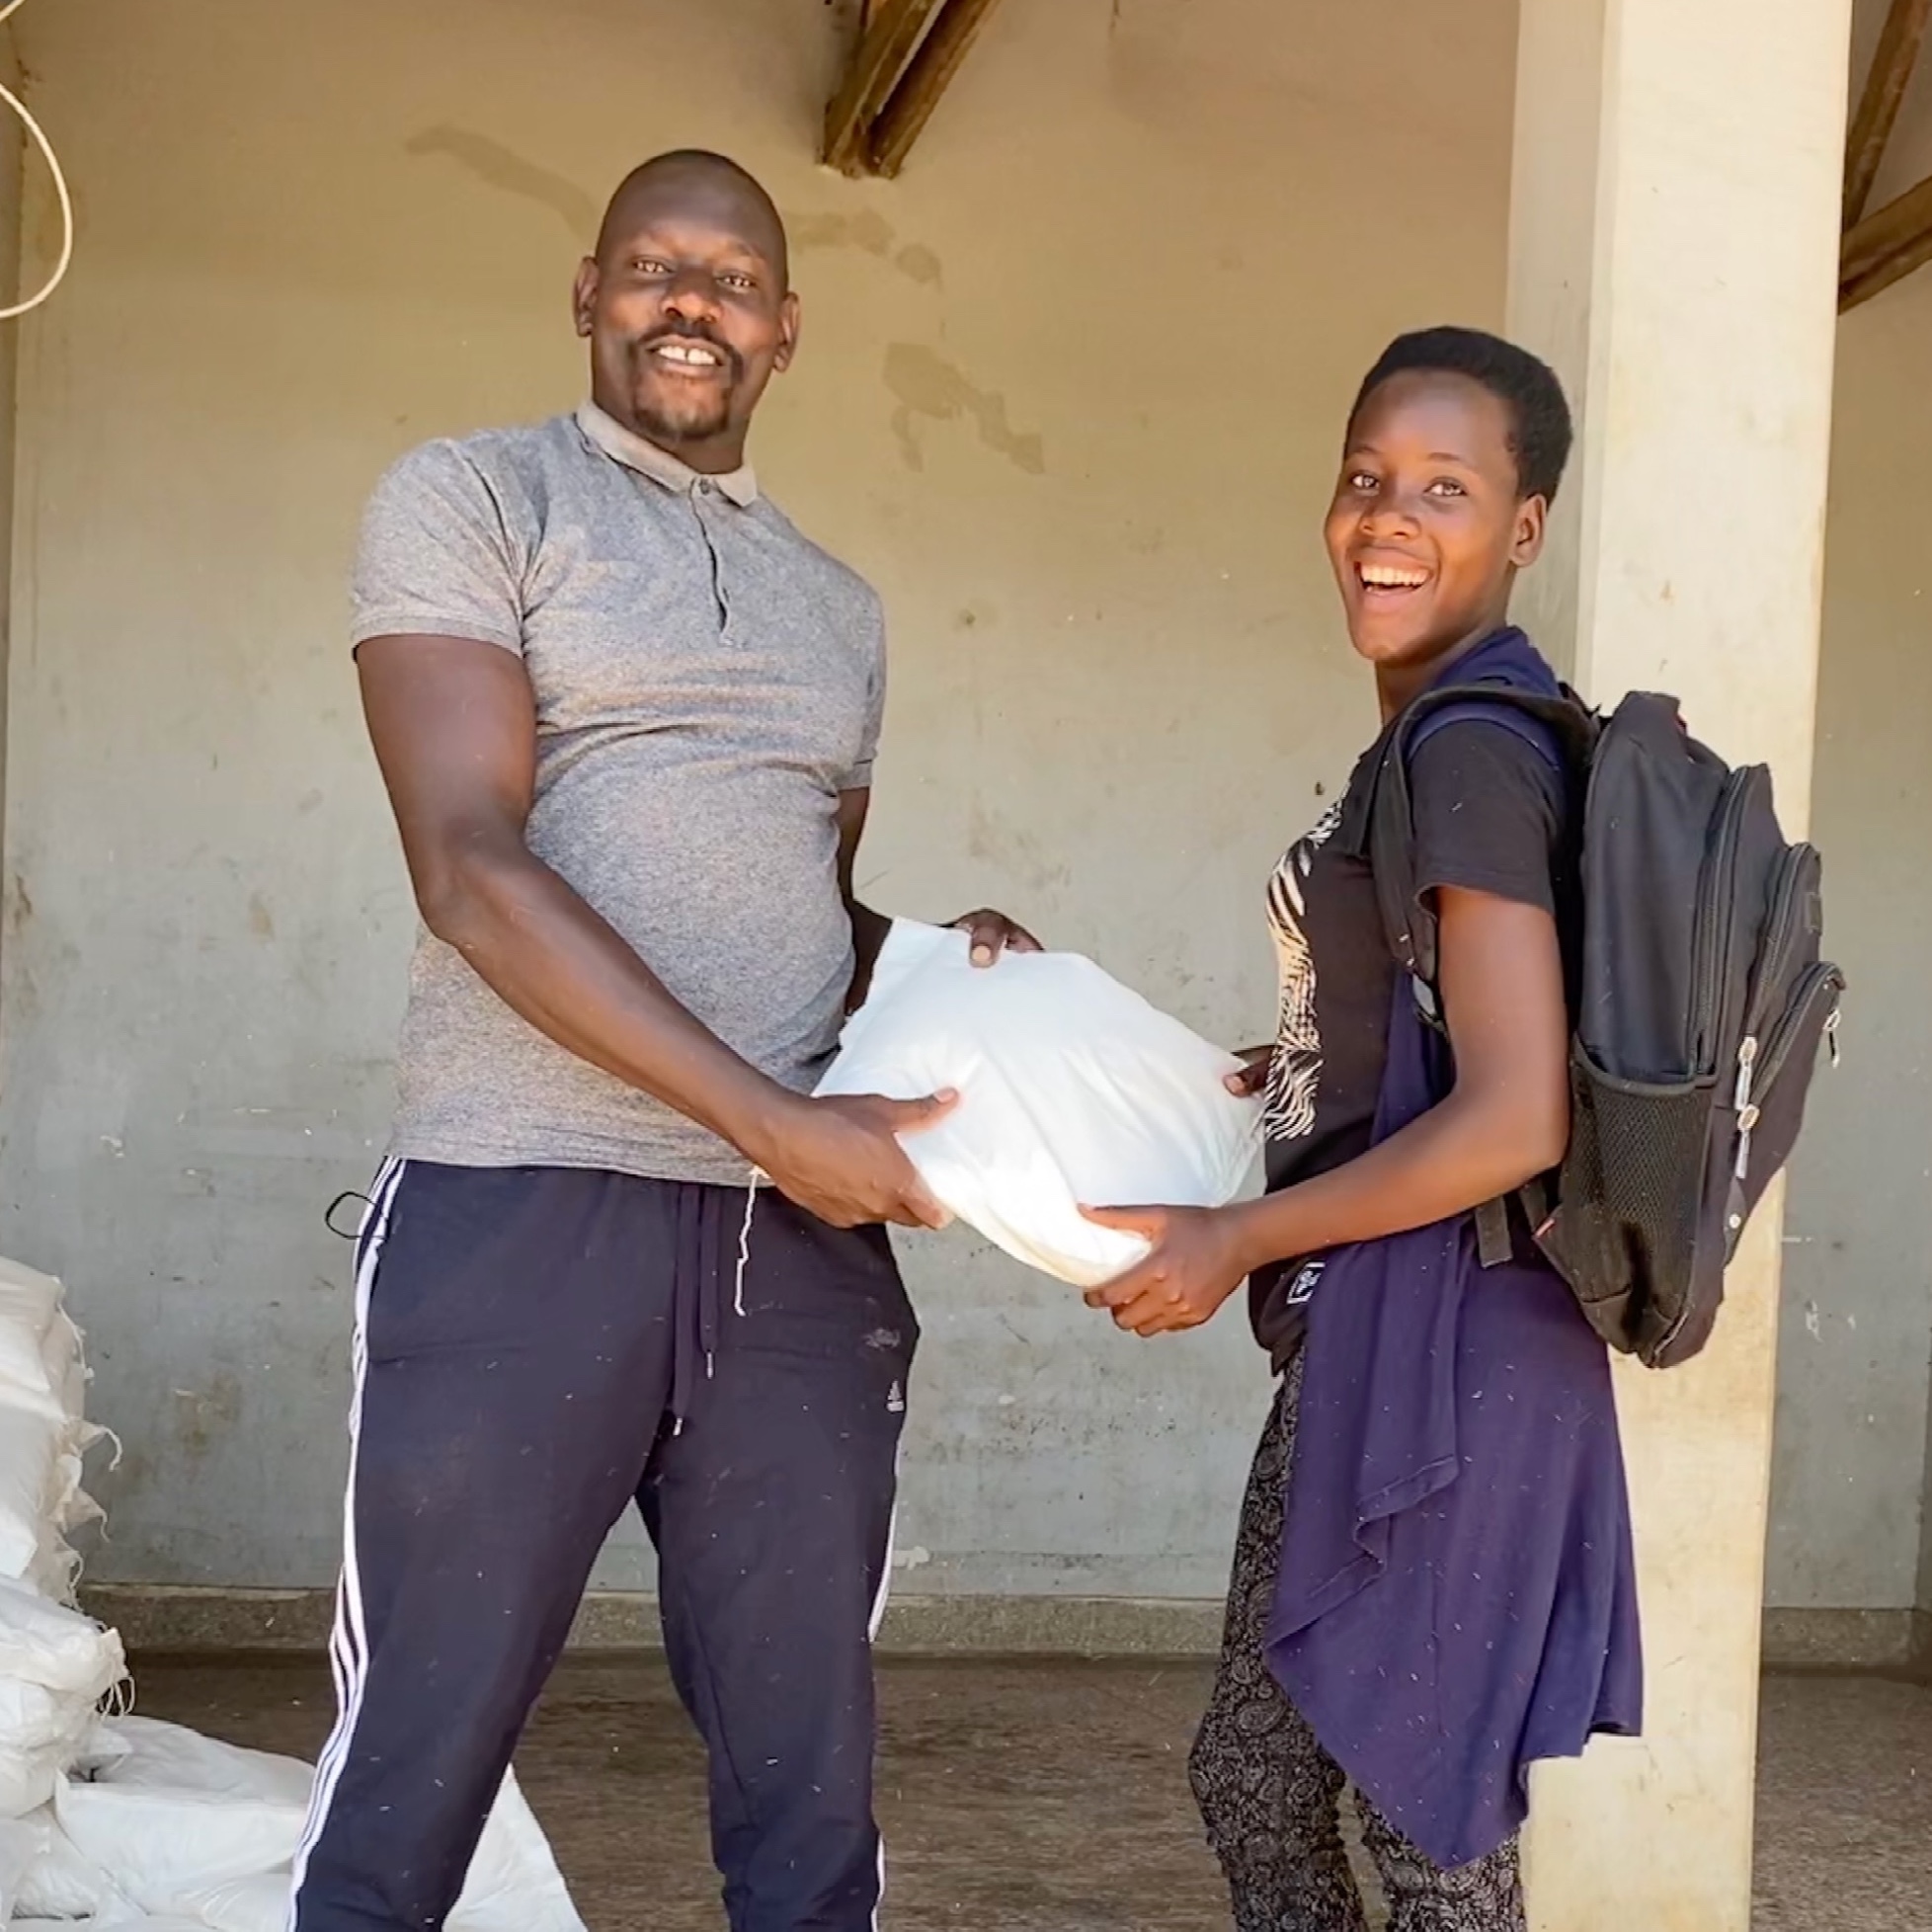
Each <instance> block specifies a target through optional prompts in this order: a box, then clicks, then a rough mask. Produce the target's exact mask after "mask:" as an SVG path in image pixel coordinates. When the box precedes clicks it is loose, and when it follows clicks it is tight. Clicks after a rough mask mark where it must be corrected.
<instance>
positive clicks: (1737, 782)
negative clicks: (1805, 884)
mask: <svg viewBox="0 0 1932 1932" xmlns="http://www.w3.org/2000/svg"><path fill="white" fill-rule="evenodd" d="M1763 770H1764V767H1763V766H1762V765H1745V766H1743V767H1742V768H1741V769H1740V770H1736V771H1733V772H1732V773H1731V776H1730V777H1729V778H1727V779H1726V780H1725V787H1724V792H1723V795H1722V796H1721V797H1720V799H1719V801H1718V812H1717V828H1716V830H1715V831H1714V832H1713V833H1712V835H1711V848H1710V850H1709V851H1708V852H1706V853H1705V855H1704V865H1703V869H1702V870H1701V871H1700V872H1699V874H1698V881H1697V920H1696V925H1695V926H1694V927H1693V929H1692V937H1691V957H1692V959H1693V961H1694V962H1695V969H1694V971H1693V973H1692V976H1691V984H1692V986H1693V987H1694V988H1695V989H1696V991H1695V993H1694V995H1693V998H1694V1000H1695V1002H1696V1004H1695V1005H1694V1006H1692V1008H1691V1013H1690V1019H1691V1025H1692V1027H1693V1029H1694V1031H1695V1038H1694V1039H1693V1041H1692V1048H1693V1052H1694V1057H1695V1061H1696V1065H1697V1068H1698V1070H1699V1071H1703V1070H1705V1069H1715V1066H1716V1060H1717V1049H1716V1041H1715V1039H1714V1037H1713V1036H1714V1035H1715V1034H1716V1032H1717V1029H1718V1022H1719V1020H1720V1019H1721V1018H1722V1017H1723V1015H1722V1014H1721V1013H1720V1012H1719V1011H1718V1006H1719V1005H1720V1004H1721V1002H1722V1000H1723V997H1724V965H1725V960H1726V958H1727V957H1728V956H1729V954H1730V951H1731V902H1732V900H1733V899H1734V898H1735V896H1736V895H1735V893H1734V891H1733V889H1732V888H1733V883H1734V881H1733V878H1732V874H1733V873H1734V872H1735V870H1736V866H1737V838H1738V832H1739V829H1740V827H1741V826H1742V823H1743V818H1744V808H1745V806H1746V805H1748V804H1749V802H1750V798H1751V793H1752V792H1753V790H1754V789H1755V788H1756V786H1757V784H1758V782H1759V780H1760V779H1761V777H1762V776H1763Z"/></svg>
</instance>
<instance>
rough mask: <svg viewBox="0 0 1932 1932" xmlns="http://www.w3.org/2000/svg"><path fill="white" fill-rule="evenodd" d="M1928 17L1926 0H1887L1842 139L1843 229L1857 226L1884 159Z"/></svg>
mask: <svg viewBox="0 0 1932 1932" xmlns="http://www.w3.org/2000/svg"><path fill="white" fill-rule="evenodd" d="M1928 22H1932V0H1892V11H1891V12H1890V13H1888V14H1887V15H1886V20H1885V26H1884V28H1883V29H1882V30H1881V32H1880V34H1879V46H1878V51H1877V52H1876V53H1875V54H1874V55H1873V56H1872V71H1871V72H1870V73H1869V74H1867V75H1866V77H1865V92H1864V94H1863V95H1862V96H1860V98H1859V103H1858V112H1857V113H1856V114H1855V115H1854V116H1853V117H1852V124H1851V132H1850V134H1849V136H1848V137H1847V139H1846V142H1845V228H1846V230H1847V232H1849V231H1850V230H1851V229H1852V228H1853V227H1855V226H1856V225H1857V223H1858V221H1859V219H1860V217H1861V216H1863V214H1864V213H1865V203H1866V202H1867V201H1870V200H1871V197H1872V184H1873V183H1874V182H1875V181H1877V180H1878V178H1879V163H1880V162H1881V161H1883V160H1884V159H1885V149H1886V143H1887V142H1888V141H1889V140H1890V139H1891V138H1892V126H1893V124H1894V123H1895V122H1896V121H1897V119H1898V110H1899V108H1900V107H1901V106H1902V105H1903V102H1904V99H1905V89H1906V88H1907V86H1909V85H1910V82H1911V78H1912V68H1913V66H1914V64H1915V63H1916V62H1917V60H1918V51H1919V48H1920V47H1921V46H1922V45H1923V44H1924V41H1925V30H1926V26H1927V24H1928Z"/></svg>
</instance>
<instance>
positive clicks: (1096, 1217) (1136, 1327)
mask: <svg viewBox="0 0 1932 1932" xmlns="http://www.w3.org/2000/svg"><path fill="white" fill-rule="evenodd" d="M1229 1084H1230V1086H1232V1085H1233V1079H1232V1078H1231V1079H1230V1083H1229ZM1081 1212H1082V1213H1083V1214H1084V1215H1085V1216H1086V1217H1087V1220H1089V1221H1091V1222H1092V1223H1093V1224H1094V1226H1095V1227H1099V1228H1115V1229H1118V1230H1119V1231H1120V1232H1121V1233H1123V1234H1129V1235H1139V1236H1141V1237H1142V1238H1143V1239H1144V1240H1146V1241H1149V1242H1152V1243H1153V1249H1152V1251H1151V1252H1150V1253H1149V1254H1148V1255H1147V1256H1146V1257H1145V1258H1144V1259H1143V1260H1140V1261H1137V1262H1136V1263H1135V1264H1134V1265H1133V1266H1132V1267H1131V1268H1129V1269H1128V1270H1127V1272H1126V1273H1125V1274H1122V1275H1117V1276H1115V1278H1114V1279H1113V1280H1112V1281H1108V1282H1104V1283H1102V1284H1101V1285H1100V1286H1099V1287H1098V1288H1089V1289H1088V1290H1087V1307H1088V1308H1104V1309H1110V1310H1111V1311H1112V1312H1113V1319H1114V1326H1115V1327H1116V1328H1126V1329H1128V1330H1129V1331H1130V1332H1131V1333H1134V1334H1137V1335H1161V1334H1174V1333H1177V1332H1178V1331H1179V1330H1181V1329H1183V1328H1199V1327H1200V1326H1201V1324H1202V1323H1203V1322H1205V1321H1207V1320H1208V1319H1209V1318H1210V1317H1211V1316H1212V1315H1214V1313H1215V1312H1216V1311H1217V1310H1218V1309H1219V1308H1220V1307H1221V1304H1222V1303H1223V1302H1225V1301H1226V1300H1227V1299H1228V1297H1229V1296H1230V1295H1232V1294H1233V1293H1234V1292H1235V1290H1236V1289H1237V1288H1239V1287H1240V1286H1241V1285H1242V1283H1243V1282H1244V1281H1246V1280H1247V1279H1248V1267H1249V1263H1248V1258H1247V1256H1246V1254H1245V1253H1244V1252H1243V1249H1242V1246H1241V1243H1240V1241H1239V1240H1238V1238H1237V1224H1236V1221H1235V1217H1234V1216H1233V1214H1231V1213H1230V1212H1229V1211H1227V1210H1226V1209H1212V1208H1183V1207H1142V1208H1082V1209H1081Z"/></svg>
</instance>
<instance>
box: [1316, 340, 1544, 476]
mask: <svg viewBox="0 0 1932 1932" xmlns="http://www.w3.org/2000/svg"><path fill="white" fill-rule="evenodd" d="M1410 373H1419V374H1431V375H1433V374H1441V375H1460V376H1466V377H1467V378H1468V379H1469V380H1470V381H1471V382H1478V383H1481V384H1482V386H1483V387H1484V388H1485V389H1487V390H1489V394H1490V395H1492V396H1494V397H1495V398H1496V400H1497V401H1498V402H1500V403H1501V404H1502V405H1503V406H1504V407H1505V408H1506V409H1507V410H1508V411H1509V414H1510V418H1511V435H1510V439H1509V447H1510V451H1511V453H1512V454H1513V455H1514V456H1515V458H1516V486H1517V488H1518V489H1519V490H1521V492H1522V493H1523V495H1524V497H1526V498H1527V497H1541V498H1543V499H1544V501H1545V502H1546V503H1547V502H1554V501H1555V499H1556V494H1557V486H1558V485H1559V484H1560V483H1562V481H1563V473H1564V468H1565V465H1566V464H1568V463H1569V461H1570V443H1572V441H1573V440H1574V437H1575V431H1574V428H1573V426H1572V425H1571V422H1570V402H1569V399H1568V398H1567V397H1566V396H1565V395H1564V392H1563V384H1562V383H1561V382H1560V381H1559V380H1558V379H1557V372H1556V370H1555V369H1553V368H1551V366H1550V365H1549V363H1548V362H1543V361H1541V360H1540V359H1539V358H1537V357H1535V356H1532V355H1531V354H1530V352H1529V351H1528V350H1527V349H1519V348H1518V347H1517V346H1516V344H1515V343H1513V342H1505V341H1504V340H1503V339H1502V338H1501V337H1500V336H1492V335H1489V333H1487V332H1486V331H1485V330H1482V329H1458V328H1449V327H1444V328H1436V329H1418V330H1416V331H1414V332H1413V333H1412V334H1410V335H1406V336H1398V337H1397V338H1396V339H1395V341H1394V342H1392V343H1391V344H1390V345H1389V346H1388V348H1387V349H1385V350H1384V351H1383V352H1382V355H1381V357H1380V358H1379V360H1378V361H1377V362H1376V364H1375V366H1374V367H1373V368H1372V369H1370V370H1369V372H1368V375H1367V376H1366V377H1365V378H1364V380H1363V382H1362V386H1361V389H1360V391H1359V392H1358V393H1357V395H1356V397H1355V406H1354V408H1353V409H1351V410H1350V411H1349V412H1348V421H1349V423H1350V425H1351V426H1352V425H1353V424H1354V421H1355V419H1356V418H1357V417H1358V416H1360V415H1361V413H1362V409H1363V407H1364V405H1365V404H1366V403H1367V402H1368V399H1369V397H1370V396H1372V395H1373V394H1374V393H1375V392H1376V390H1378V389H1379V388H1381V386H1382V385H1383V384H1384V383H1385V382H1387V381H1388V380H1389V379H1390V378H1391V377H1392V376H1397V375H1407V374H1410Z"/></svg>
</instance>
